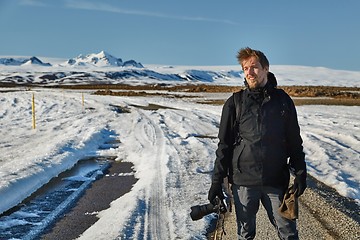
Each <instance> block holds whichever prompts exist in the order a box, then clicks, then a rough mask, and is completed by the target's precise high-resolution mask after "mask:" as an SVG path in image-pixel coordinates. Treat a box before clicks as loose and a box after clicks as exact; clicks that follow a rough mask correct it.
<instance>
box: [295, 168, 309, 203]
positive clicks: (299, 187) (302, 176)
mask: <svg viewBox="0 0 360 240" xmlns="http://www.w3.org/2000/svg"><path fill="white" fill-rule="evenodd" d="M306 187H307V185H306V171H303V170H301V171H299V172H298V173H296V177H295V179H294V191H295V192H296V197H299V196H301V195H302V194H303V193H304V191H305V189H306Z"/></svg>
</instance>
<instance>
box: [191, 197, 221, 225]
mask: <svg viewBox="0 0 360 240" xmlns="http://www.w3.org/2000/svg"><path fill="white" fill-rule="evenodd" d="M226 212H227V207H226V202H225V199H223V200H220V199H219V198H218V197H216V198H215V205H214V204H212V203H208V204H204V205H196V206H192V207H191V212H190V217H191V219H192V220H193V221H196V220H199V219H201V218H203V217H204V216H206V215H208V214H210V213H226Z"/></svg>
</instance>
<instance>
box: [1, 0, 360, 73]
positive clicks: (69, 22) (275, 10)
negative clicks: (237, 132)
mask: <svg viewBox="0 0 360 240" xmlns="http://www.w3.org/2000/svg"><path fill="white" fill-rule="evenodd" d="M359 9H360V1H357V0H346V1H338V0H316V1H314V0H303V1H287V0H275V1H268V0H263V1H261V0H258V1H243V0H230V1H209V0H181V1H180V0H166V1H165V0H153V1H148V0H131V1H130V0H102V1H98V0H57V1H46V0H0V29H1V30H0V32H1V37H0V56H4V55H20V56H24V55H25V56H38V57H41V56H44V57H59V58H66V59H67V58H73V57H76V56H78V55H79V54H85V55H86V54H89V53H97V52H100V51H102V50H104V51H107V52H108V53H110V54H112V55H113V56H116V57H119V58H122V59H123V60H129V59H134V60H136V61H139V62H141V63H143V64H163V65H197V66H203V65H210V66H212V65H236V64H237V60H236V54H237V52H238V50H239V49H240V48H243V47H247V46H249V47H252V48H254V49H259V50H261V51H263V52H264V53H265V54H266V55H267V57H268V58H269V61H270V64H274V65H303V66H316V67H318V66H320V67H328V68H333V69H339V70H354V71H360V61H359V60H358V57H359V56H360V46H359V43H360V15H359V14H358V10H359Z"/></svg>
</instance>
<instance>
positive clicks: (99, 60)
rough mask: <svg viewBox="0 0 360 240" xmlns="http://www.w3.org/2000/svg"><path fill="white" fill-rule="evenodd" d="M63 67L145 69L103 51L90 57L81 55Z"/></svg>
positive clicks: (132, 61) (133, 62)
mask: <svg viewBox="0 0 360 240" xmlns="http://www.w3.org/2000/svg"><path fill="white" fill-rule="evenodd" d="M61 65H63V66H97V67H137V68H143V67H144V66H143V65H142V64H141V63H139V62H136V61H135V60H129V61H125V62H123V60H122V59H121V58H117V57H114V56H113V55H111V54H109V53H107V52H105V51H101V52H99V53H91V54H88V55H85V56H84V55H82V54H80V55H79V56H78V57H76V58H71V59H69V60H67V61H66V62H65V63H63V64H61Z"/></svg>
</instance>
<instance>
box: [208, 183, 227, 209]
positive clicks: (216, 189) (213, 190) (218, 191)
mask: <svg viewBox="0 0 360 240" xmlns="http://www.w3.org/2000/svg"><path fill="white" fill-rule="evenodd" d="M216 197H219V198H220V199H221V200H222V199H224V198H225V196H224V193H223V191H222V186H221V183H213V184H211V187H210V190H209V194H208V199H209V201H210V202H211V203H213V204H214V203H215V198H216Z"/></svg>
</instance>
